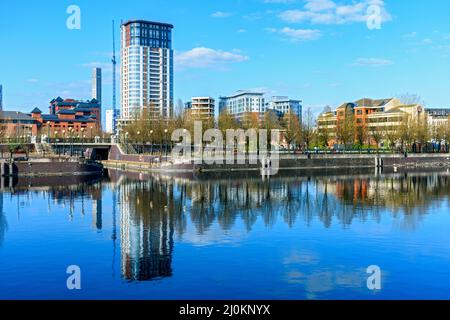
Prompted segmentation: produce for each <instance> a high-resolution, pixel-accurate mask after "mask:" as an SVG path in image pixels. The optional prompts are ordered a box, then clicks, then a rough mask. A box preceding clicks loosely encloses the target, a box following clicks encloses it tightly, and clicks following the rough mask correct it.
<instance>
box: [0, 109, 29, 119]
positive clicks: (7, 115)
mask: <svg viewBox="0 0 450 320" xmlns="http://www.w3.org/2000/svg"><path fill="white" fill-rule="evenodd" d="M0 119H7V120H32V121H35V119H33V118H32V117H31V116H30V115H28V114H26V113H23V112H19V111H0Z"/></svg>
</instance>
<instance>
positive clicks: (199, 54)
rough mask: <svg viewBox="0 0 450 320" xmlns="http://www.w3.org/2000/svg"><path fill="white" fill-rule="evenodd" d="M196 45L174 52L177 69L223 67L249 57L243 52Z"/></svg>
mask: <svg viewBox="0 0 450 320" xmlns="http://www.w3.org/2000/svg"><path fill="white" fill-rule="evenodd" d="M236 52H237V50H234V52H227V51H222V50H215V49H211V48H205V47H198V48H194V49H192V50H189V51H184V52H175V65H176V67H177V68H178V69H189V68H213V69H224V68H225V67H226V66H227V65H229V64H231V63H237V62H244V61H247V60H248V59H249V58H248V57H247V56H245V55H243V54H239V53H236Z"/></svg>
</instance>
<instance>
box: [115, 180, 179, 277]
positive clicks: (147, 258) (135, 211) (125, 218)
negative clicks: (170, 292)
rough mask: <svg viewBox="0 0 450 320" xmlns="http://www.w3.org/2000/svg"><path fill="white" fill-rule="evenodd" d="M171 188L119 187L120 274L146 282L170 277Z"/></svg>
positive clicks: (140, 184)
mask: <svg viewBox="0 0 450 320" xmlns="http://www.w3.org/2000/svg"><path fill="white" fill-rule="evenodd" d="M172 189H173V186H172V185H170V184H168V183H157V182H155V181H150V182H137V183H129V184H126V185H124V186H122V187H121V188H119V193H120V228H121V230H120V235H121V256H122V275H123V277H124V278H125V279H126V280H137V281H145V280H150V279H154V278H160V277H169V276H171V275H172V251H173V233H174V211H175V207H176V205H175V202H174V199H173V190H172Z"/></svg>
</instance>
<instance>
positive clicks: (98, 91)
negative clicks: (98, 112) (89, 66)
mask: <svg viewBox="0 0 450 320" xmlns="http://www.w3.org/2000/svg"><path fill="white" fill-rule="evenodd" d="M92 99H95V100H97V102H98V104H99V105H101V104H102V69H101V68H94V69H93V70H92Z"/></svg>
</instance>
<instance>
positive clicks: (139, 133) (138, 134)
mask: <svg viewBox="0 0 450 320" xmlns="http://www.w3.org/2000/svg"><path fill="white" fill-rule="evenodd" d="M136 134H137V136H138V138H137V140H138V141H137V142H138V143H139V142H140V141H139V139H140V136H141V132H140V131H138V132H136ZM138 150H139V152H138V153H139V154H141V148H140V147H138Z"/></svg>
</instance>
